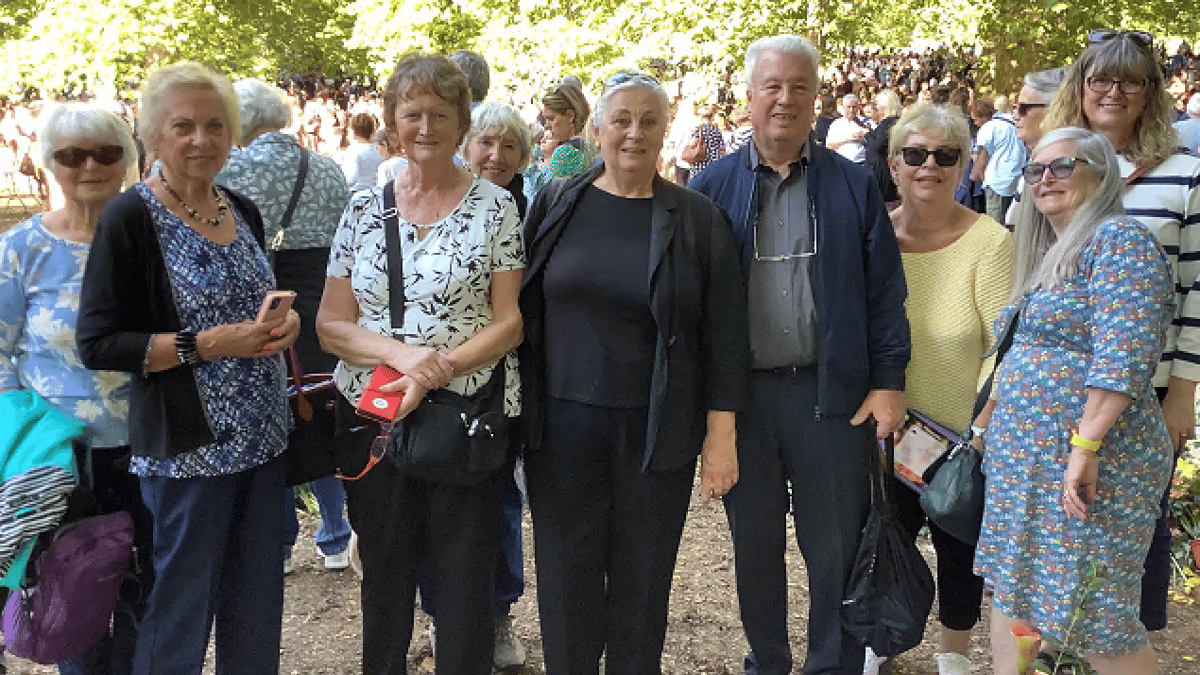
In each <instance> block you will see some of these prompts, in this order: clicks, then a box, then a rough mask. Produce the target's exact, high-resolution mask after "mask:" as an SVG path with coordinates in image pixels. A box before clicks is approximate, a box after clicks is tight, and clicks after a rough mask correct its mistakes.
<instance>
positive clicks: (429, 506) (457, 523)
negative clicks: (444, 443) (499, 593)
mask: <svg viewBox="0 0 1200 675" xmlns="http://www.w3.org/2000/svg"><path fill="white" fill-rule="evenodd" d="M512 469H513V467H512V464H511V463H506V464H505V466H504V467H502V468H501V469H499V470H497V471H496V472H495V474H493V476H492V478H489V479H488V480H486V481H484V482H483V483H481V484H479V485H474V486H458V485H445V484H433V483H427V482H425V481H421V480H417V479H415V478H411V477H409V476H406V475H404V474H402V473H400V472H399V471H398V470H397V469H396V467H395V465H394V464H393V463H392V462H390V461H387V460H384V461H382V462H380V463H379V464H378V465H377V466H376V467H375V468H374V469H372V470H371V472H370V473H368V474H367V475H366V476H364V477H363V478H362V479H360V480H358V481H346V482H345V487H346V503H347V507H348V510H349V515H350V524H351V525H352V526H353V527H354V530H355V531H356V532H358V535H359V539H358V553H359V557H360V558H361V560H362V568H363V580H362V612H363V673H364V675H405V673H406V672H407V656H408V646H409V642H410V641H411V640H412V633H413V602H414V600H415V596H416V584H417V575H416V572H417V564H418V562H419V561H421V560H422V559H423V558H424V559H426V561H427V562H428V563H429V565H430V569H431V573H432V575H433V579H434V582H435V583H436V584H437V588H438V595H437V607H436V608H435V610H436V614H435V616H436V618H435V625H436V627H437V654H436V658H437V672H438V675H490V673H491V672H492V648H493V643H494V641H495V614H494V603H493V601H492V594H493V586H494V583H495V581H494V576H495V565H496V556H497V551H498V549H499V546H500V504H501V499H502V496H503V480H502V479H503V477H504V475H505V472H506V471H507V472H508V473H511V472H512Z"/></svg>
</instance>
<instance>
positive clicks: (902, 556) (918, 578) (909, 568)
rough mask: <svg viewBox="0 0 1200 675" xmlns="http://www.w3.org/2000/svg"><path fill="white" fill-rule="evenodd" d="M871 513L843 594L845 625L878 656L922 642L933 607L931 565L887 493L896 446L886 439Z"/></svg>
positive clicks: (874, 475)
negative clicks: (897, 513)
mask: <svg viewBox="0 0 1200 675" xmlns="http://www.w3.org/2000/svg"><path fill="white" fill-rule="evenodd" d="M869 452H870V453H871V514H870V515H869V516H868V517H867V524H866V526H865V527H864V528H863V531H862V538H861V539H860V541H859V544H858V553H857V555H856V556H855V559H854V568H853V570H852V571H851V573H850V578H849V580H848V581H847V583H846V594H845V596H844V599H843V600H842V627H843V628H844V629H845V631H846V632H847V633H850V634H851V635H853V636H854V637H856V638H858V640H859V641H860V642H861V643H862V644H863V646H865V647H870V648H871V649H872V650H873V651H874V652H875V653H876V654H878V655H879V656H896V655H897V654H901V653H903V652H906V651H908V650H909V649H912V648H913V647H916V646H917V645H919V644H921V640H922V639H923V638H924V636H925V622H926V621H927V620H928V619H929V611H930V610H931V609H932V608H933V594H934V583H933V574H932V573H931V572H930V571H929V565H927V564H926V563H925V558H924V557H922V556H921V552H920V550H918V549H917V545H916V542H914V541H913V540H912V539H910V538H909V536H908V535H907V534H906V533H905V532H904V529H903V528H902V527H901V526H900V523H899V521H898V520H897V518H896V512H895V507H894V506H893V505H892V502H891V499H890V497H889V496H888V493H887V491H888V483H889V482H890V476H891V475H892V471H893V462H894V456H893V452H894V448H893V446H892V439H891V436H890V435H889V436H888V438H887V439H886V441H885V452H884V454H886V460H887V461H886V466H882V464H883V462H881V460H880V454H881V453H880V452H879V450H878V448H874V447H873V448H871V449H870V450H869Z"/></svg>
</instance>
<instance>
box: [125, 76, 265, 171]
mask: <svg viewBox="0 0 1200 675" xmlns="http://www.w3.org/2000/svg"><path fill="white" fill-rule="evenodd" d="M176 87H199V88H202V89H209V90H211V91H213V92H215V93H216V94H217V95H218V96H220V97H221V102H222V103H223V104H224V105H225V117H226V122H227V123H228V125H229V132H230V136H231V137H232V138H233V139H240V138H241V137H242V122H241V119H242V118H241V115H240V114H239V113H238V98H237V94H236V93H235V92H234V91H233V84H232V83H231V82H230V81H229V78H228V77H225V76H224V75H222V74H220V73H218V72H217V71H215V70H213V69H212V68H209V67H208V66H204V65H201V64H199V63H194V62H191V61H184V62H183V63H175V64H172V65H169V66H163V67H162V68H159V69H158V70H156V71H154V72H152V73H150V77H148V78H146V84H145V85H144V86H143V87H142V91H141V94H142V108H141V114H140V115H139V116H138V122H137V131H138V135H139V136H141V137H142V141H143V142H145V144H146V147H147V148H150V149H154V148H157V147H158V142H159V140H161V139H160V138H159V136H160V135H161V134H162V125H163V120H164V119H165V118H166V116H167V113H168V112H169V111H168V110H167V109H166V107H167V99H168V98H169V97H170V95H171V92H172V91H173V90H174V89H175V88H176Z"/></svg>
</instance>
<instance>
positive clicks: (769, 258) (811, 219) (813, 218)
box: [754, 199, 820, 262]
mask: <svg viewBox="0 0 1200 675" xmlns="http://www.w3.org/2000/svg"><path fill="white" fill-rule="evenodd" d="M819 229H820V228H819V227H817V212H816V209H815V208H814V207H813V203H812V199H809V200H808V230H809V232H810V233H812V248H811V249H810V250H808V251H801V252H799V253H789V254H787V255H762V254H761V253H759V252H758V225H757V224H755V226H754V259H755V260H756V261H758V262H784V261H785V260H795V259H797V258H812V257H814V256H816V255H817V230H819Z"/></svg>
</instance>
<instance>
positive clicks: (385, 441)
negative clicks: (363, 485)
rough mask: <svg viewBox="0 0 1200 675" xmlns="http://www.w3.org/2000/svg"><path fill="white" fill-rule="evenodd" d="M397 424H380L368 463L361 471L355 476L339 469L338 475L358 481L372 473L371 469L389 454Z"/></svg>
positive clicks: (343, 478)
mask: <svg viewBox="0 0 1200 675" xmlns="http://www.w3.org/2000/svg"><path fill="white" fill-rule="evenodd" d="M395 426H396V423H395V422H390V423H386V424H380V425H379V435H378V436H376V437H375V438H374V440H372V441H371V454H370V456H369V457H368V459H367V465H366V466H364V467H363V468H362V471H359V472H358V473H357V474H356V475H353V476H350V475H344V474H342V472H340V471H339V472H338V473H337V474H336V475H337V477H338V478H341V479H342V480H348V481H356V480H359V479H361V478H362V477H363V476H365V475H367V474H368V473H370V472H371V469H374V468H375V465H376V464H378V463H379V462H381V461H382V460H383V458H384V457H386V456H387V451H388V445H389V442H390V441H391V437H392V429H393V428H395Z"/></svg>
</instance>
